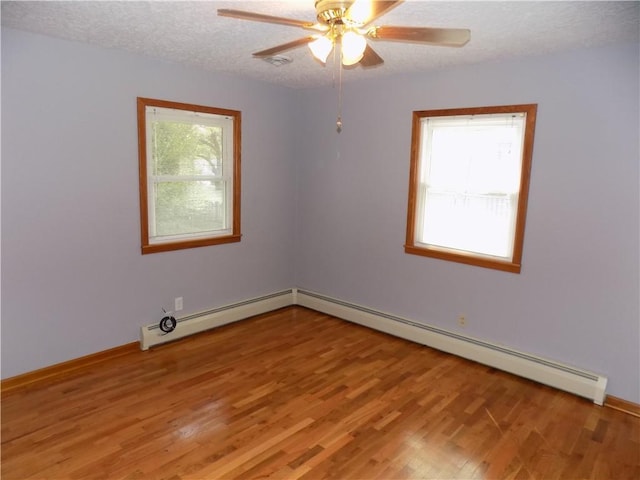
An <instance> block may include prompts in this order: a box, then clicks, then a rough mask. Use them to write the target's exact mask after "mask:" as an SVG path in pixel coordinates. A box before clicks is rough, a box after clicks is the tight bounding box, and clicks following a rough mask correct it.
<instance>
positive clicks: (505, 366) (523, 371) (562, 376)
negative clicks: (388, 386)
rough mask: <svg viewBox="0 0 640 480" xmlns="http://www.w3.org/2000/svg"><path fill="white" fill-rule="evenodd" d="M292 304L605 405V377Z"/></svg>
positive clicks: (415, 327)
mask: <svg viewBox="0 0 640 480" xmlns="http://www.w3.org/2000/svg"><path fill="white" fill-rule="evenodd" d="M294 300H295V302H296V304H297V305H300V306H303V307H307V308H310V309H312V310H316V311H319V312H323V313H326V314H328V315H332V316H334V317H338V318H341V319H343V320H348V321H350V322H353V323H357V324H359V325H363V326H365V327H369V328H372V329H374V330H378V331H381V332H384V333H388V334H390V335H393V336H396V337H400V338H404V339H405V340H410V341H412V342H416V343H420V344H422V345H427V346H429V347H433V348H435V349H437V350H441V351H443V352H447V353H452V354H454V355H457V356H460V357H463V358H466V359H469V360H473V361H475V362H478V363H482V364H484V365H488V366H491V367H494V368H497V369H498V370H503V371H505V372H509V373H513V374H515V375H518V376H520V377H524V378H528V379H530V380H534V381H536V382H539V383H542V384H545V385H549V386H551V387H554V388H557V389H559V390H564V391H566V392H570V393H573V394H575V395H578V396H581V397H585V398H588V399H590V400H593V402H594V403H596V404H597V405H602V404H603V403H604V399H605V389H606V386H607V377H604V376H602V375H598V374H596V373H593V372H588V371H585V370H582V369H578V368H574V367H571V366H568V365H564V364H561V363H558V362H555V361H553V360H548V359H545V358H541V357H538V356H535V355H531V354H528V353H524V352H519V351H517V350H513V349H511V348H507V347H504V346H501V345H496V344H493V343H489V342H486V341H484V340H479V339H476V338H472V337H468V336H465V335H460V334H458V333H455V332H450V331H447V330H444V329H440V328H436V327H432V326H429V325H424V324H420V323H416V322H413V321H411V320H407V319H405V318H401V317H397V316H395V315H390V314H387V313H383V312H379V311H376V310H372V309H370V308H367V307H363V306H360V305H354V304H352V303H348V302H345V301H342V300H338V299H335V298H331V297H327V296H325V295H320V294H317V293H313V292H308V291H305V290H300V289H297V290H294Z"/></svg>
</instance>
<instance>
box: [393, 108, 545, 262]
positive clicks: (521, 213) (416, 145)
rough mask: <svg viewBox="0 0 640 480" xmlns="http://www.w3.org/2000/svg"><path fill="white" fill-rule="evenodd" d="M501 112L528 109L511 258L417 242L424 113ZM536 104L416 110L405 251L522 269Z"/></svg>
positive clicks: (448, 114)
mask: <svg viewBox="0 0 640 480" xmlns="http://www.w3.org/2000/svg"><path fill="white" fill-rule="evenodd" d="M500 113H507V114H508V113H513V114H516V113H525V114H526V120H525V131H524V140H523V146H522V165H521V172H520V190H519V195H518V206H517V211H516V221H515V230H514V243H513V255H512V259H511V261H504V260H502V259H494V258H491V257H489V256H485V255H479V254H476V253H473V252H468V251H463V250H456V251H455V252H454V251H452V249H447V248H439V247H435V246H431V245H430V246H428V247H427V246H425V245H423V244H417V242H416V223H417V220H418V219H417V215H418V205H417V201H418V200H417V198H418V189H419V188H420V185H419V182H420V179H419V172H420V162H421V158H420V154H421V142H422V139H421V120H422V119H423V118H425V117H445V116H458V115H483V114H500ZM536 114H537V104H522V105H504V106H490V107H473V108H455V109H439V110H420V111H414V112H413V121H412V135H411V165H410V173H409V200H408V208H407V232H406V242H405V246H404V250H405V252H406V253H409V254H413V255H420V256H424V257H432V258H438V259H441V260H449V261H453V262H458V263H464V264H467V265H476V266H479V267H484V268H491V269H496V270H502V271H507V272H512V273H520V271H521V268H522V250H523V244H524V231H525V222H526V215H527V203H528V197H529V181H530V177H531V160H532V156H533V140H534V134H535V124H536Z"/></svg>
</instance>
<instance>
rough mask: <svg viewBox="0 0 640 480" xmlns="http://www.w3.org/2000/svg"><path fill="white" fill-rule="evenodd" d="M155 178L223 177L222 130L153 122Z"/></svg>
mask: <svg viewBox="0 0 640 480" xmlns="http://www.w3.org/2000/svg"><path fill="white" fill-rule="evenodd" d="M151 125H152V131H151V135H152V138H151V148H152V152H153V172H154V175H216V176H221V175H222V127H213V126H208V125H200V124H193V123H182V122H178V121H163V120H160V121H158V120H156V121H153V122H152V124H151Z"/></svg>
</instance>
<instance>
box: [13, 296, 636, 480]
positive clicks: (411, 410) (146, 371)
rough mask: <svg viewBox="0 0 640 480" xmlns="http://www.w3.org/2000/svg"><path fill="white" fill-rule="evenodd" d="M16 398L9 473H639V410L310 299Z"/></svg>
mask: <svg viewBox="0 0 640 480" xmlns="http://www.w3.org/2000/svg"><path fill="white" fill-rule="evenodd" d="M2 400H3V401H2V467H1V468H2V478H3V479H5V480H7V479H21V480H22V479H35V478H37V479H44V478H51V479H63V478H65V479H66V478H68V479H114V478H127V479H142V478H145V479H146V478H149V479H163V478H164V479H174V480H178V479H204V478H213V479H227V478H229V479H231V478H242V479H252V478H282V479H320V478H340V479H346V478H357V479H376V478H377V479H400V478H463V479H470V478H483V479H496V478H500V479H534V478H535V479H573V478H593V479H616V480H621V479H637V478H640V419H638V418H636V417H633V416H630V415H626V414H624V413H622V412H619V411H616V410H614V409H610V408H602V407H597V406H595V405H593V404H592V403H591V402H589V401H588V400H584V399H580V398H578V397H575V396H573V395H570V394H567V393H564V392H559V391H557V390H554V389H551V388H547V387H544V386H540V385H538V384H535V383H533V382H530V381H528V380H523V379H520V378H517V377H514V376H512V375H509V374H506V373H503V372H499V371H496V370H494V369H492V368H489V367H485V366H481V365H478V364H475V363H472V362H469V361H466V360H463V359H461V358H458V357H454V356H451V355H448V354H445V353H442V352H438V351H435V350H432V349H429V348H427V347H424V346H420V345H417V344H413V343H410V342H406V341H404V340H401V339H398V338H394V337H390V336H387V335H384V334H382V333H379V332H375V331H371V330H368V329H366V328H363V327H360V326H357V325H353V324H350V323H348V322H344V321H341V320H337V319H335V318H332V317H330V316H327V315H325V314H322V313H318V312H314V311H311V310H307V309H304V308H301V307H289V308H286V309H283V310H279V311H276V312H272V313H269V314H265V315H261V316H259V317H255V318H253V319H250V320H245V321H243V322H238V323H235V324H232V325H227V326H224V327H221V328H218V329H216V330H212V331H210V332H207V333H204V334H201V335H198V336H194V337H190V338H188V339H185V340H182V341H179V342H176V343H172V344H167V345H163V346H160V347H157V348H154V349H152V350H150V351H147V352H140V351H131V352H129V353H128V354H126V355H122V356H120V357H117V358H114V359H113V360H111V361H108V362H102V363H100V364H95V365H94V366H92V367H88V368H86V369H83V370H81V371H80V370H79V371H77V372H75V373H73V374H70V375H67V376H65V377H64V378H59V379H50V381H49V382H47V383H46V384H44V383H41V384H31V385H30V386H28V387H26V388H22V389H14V390H13V391H12V392H10V393H8V394H6V393H5V394H3V399H2Z"/></svg>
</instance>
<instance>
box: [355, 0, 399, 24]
mask: <svg viewBox="0 0 640 480" xmlns="http://www.w3.org/2000/svg"><path fill="white" fill-rule="evenodd" d="M403 1H404V0H355V2H353V4H352V5H351V6H350V7H349V8H348V9H347V11H346V12H345V17H346V18H348V19H349V20H351V21H352V22H355V23H357V24H360V25H368V24H369V23H371V22H373V21H374V20H376V19H377V18H378V17H381V16H382V15H384V14H385V13H387V12H388V11H389V10H391V9H392V8H395V7H397V6H398V5H400V4H401V3H402V2H403Z"/></svg>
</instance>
